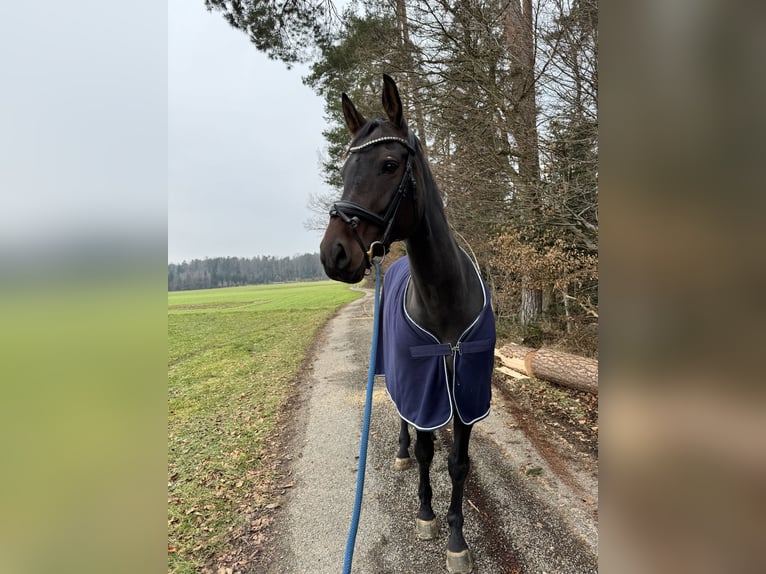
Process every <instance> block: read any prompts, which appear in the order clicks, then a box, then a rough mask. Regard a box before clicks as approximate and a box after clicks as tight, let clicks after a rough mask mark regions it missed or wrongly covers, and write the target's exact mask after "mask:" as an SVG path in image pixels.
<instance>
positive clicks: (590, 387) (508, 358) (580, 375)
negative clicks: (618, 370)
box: [495, 343, 598, 395]
mask: <svg viewBox="0 0 766 574" xmlns="http://www.w3.org/2000/svg"><path fill="white" fill-rule="evenodd" d="M495 356H496V357H497V358H498V359H499V360H500V363H501V365H500V366H498V367H497V370H498V371H500V372H501V373H504V374H506V375H509V376H511V377H515V378H523V377H525V376H527V377H535V378H537V379H542V380H545V381H550V382H553V383H557V384H559V385H564V386H566V387H570V388H573V389H577V390H578V391H585V392H588V393H591V394H593V395H598V361H597V360H596V359H588V358H586V357H580V356H578V355H572V354H570V353H563V352H561V351H554V350H551V349H532V348H530V347H525V346H523V345H516V344H514V343H510V344H507V345H503V346H502V347H500V348H499V349H495Z"/></svg>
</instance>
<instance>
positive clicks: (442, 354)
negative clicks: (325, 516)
mask: <svg viewBox="0 0 766 574" xmlns="http://www.w3.org/2000/svg"><path fill="white" fill-rule="evenodd" d="M382 100H383V110H384V111H385V114H386V117H385V118H379V119H371V120H368V119H366V118H365V117H364V116H363V115H362V114H360V113H359V112H358V111H357V109H356V107H355V106H354V104H353V103H352V102H351V100H350V99H349V97H348V96H347V95H346V94H345V93H343V94H342V96H341V102H342V110H343V117H344V120H345V123H346V127H347V128H348V130H349V132H350V133H351V136H352V139H351V143H350V144H349V147H348V149H347V152H346V160H345V163H344V165H343V167H342V168H341V176H342V180H343V193H342V196H341V198H340V200H339V201H336V202H335V203H334V204H333V205H332V207H331V209H330V221H329V224H328V226H327V229H326V231H325V234H324V237H323V239H322V242H321V244H320V259H321V262H322V265H323V267H324V270H325V273H326V274H327V276H328V277H330V278H331V279H334V280H337V281H342V282H346V283H357V282H359V281H360V280H361V279H362V278H363V277H364V275H365V273H367V272H368V270H369V269H370V267H371V258H373V257H376V256H381V255H385V253H387V252H388V251H389V249H390V246H391V243H392V242H394V241H405V245H406V251H407V255H406V257H402V258H401V259H398V260H397V261H396V262H394V263H393V264H392V265H391V267H390V268H389V269H388V270H387V272H386V274H385V277H384V287H383V296H382V305H381V307H382V310H381V313H382V317H381V320H380V321H379V325H380V329H381V331H380V337H379V341H380V342H379V348H378V361H377V364H376V372H377V373H381V374H385V378H386V390H387V392H388V394H389V396H390V397H391V399H392V400H393V401H394V404H395V406H396V408H397V411H398V413H399V416H400V418H401V426H400V432H399V448H398V452H397V454H396V459H395V465H394V466H395V468H405V467H406V466H407V465H408V464H407V463H408V462H409V461H410V460H411V459H410V455H409V448H410V434H409V425H410V424H411V425H412V426H414V427H415V430H416V441H415V448H414V453H415V458H416V460H417V464H418V468H419V484H418V498H419V502H420V506H419V509H418V512H417V516H416V520H415V525H416V528H415V532H416V535H417V537H418V538H420V539H433V538H436V537H437V535H438V531H439V528H438V523H437V517H436V515H435V513H434V511H433V508H432V506H431V501H432V496H433V493H432V490H431V485H430V475H429V472H430V466H431V462H432V460H433V457H434V441H433V432H434V431H435V430H437V429H438V428H441V427H443V426H445V425H447V424H448V423H449V422H450V420H452V421H453V425H454V426H453V430H454V432H453V436H454V439H453V444H452V447H451V449H450V453H449V456H448V459H447V467H448V471H449V475H450V479H451V483H452V494H451V498H450V505H449V510H448V512H447V523H448V525H449V539H448V541H447V568H448V570H449V571H450V572H453V573H468V572H470V571H471V570H472V569H473V557H472V555H471V551H470V550H469V548H468V545H467V543H466V540H465V537H464V535H463V522H464V519H463V491H464V487H465V481H466V477H467V476H468V472H469V467H470V459H469V456H468V444H469V441H470V438H471V429H472V428H473V425H474V423H476V422H478V421H479V420H481V419H483V418H484V417H486V416H487V415H488V414H489V402H490V398H491V376H492V369H493V365H494V357H493V351H494V346H495V337H496V336H495V321H494V315H493V313H492V309H491V306H490V302H489V291H488V289H487V286H486V284H485V283H484V282H483V280H482V278H481V275H480V273H479V271H478V268H477V267H476V265H475V264H474V262H473V261H472V260H471V258H470V257H469V256H468V255H467V253H466V252H465V251H464V250H463V249H462V248H461V247H460V246H459V245H458V243H457V241H456V239H455V237H454V235H453V233H452V231H451V229H450V226H449V224H448V222H447V218H446V215H445V211H444V204H443V201H442V198H441V193H440V191H439V188H438V186H437V185H436V182H435V181H434V179H433V175H432V173H431V170H430V167H429V165H428V161H427V159H426V158H425V156H424V153H423V149H422V146H421V144H420V142H419V140H418V138H417V137H416V136H415V134H414V133H412V132H411V131H410V130H409V129H408V127H407V123H406V121H405V119H404V117H403V110H402V102H401V98H400V96H399V90H398V88H397V86H396V83H395V81H394V80H393V79H392V78H391V77H390V76H388V75H386V74H384V75H383V90H382Z"/></svg>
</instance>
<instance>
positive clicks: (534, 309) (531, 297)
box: [519, 277, 543, 325]
mask: <svg viewBox="0 0 766 574" xmlns="http://www.w3.org/2000/svg"><path fill="white" fill-rule="evenodd" d="M542 311H543V290H542V289H537V288H535V287H531V286H530V285H529V279H528V278H527V277H522V279H521V307H520V309H519V322H520V323H521V324H522V325H529V324H530V323H533V322H535V321H537V320H538V319H539V318H540V315H541V314H542Z"/></svg>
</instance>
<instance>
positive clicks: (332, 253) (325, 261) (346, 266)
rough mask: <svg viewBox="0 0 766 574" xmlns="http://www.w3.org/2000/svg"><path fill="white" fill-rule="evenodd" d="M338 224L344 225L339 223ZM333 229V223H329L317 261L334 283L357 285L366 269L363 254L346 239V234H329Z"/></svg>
mask: <svg viewBox="0 0 766 574" xmlns="http://www.w3.org/2000/svg"><path fill="white" fill-rule="evenodd" d="M338 223H339V224H340V225H345V224H343V223H342V222H340V221H339V222H338ZM334 227H335V225H334V221H333V222H330V225H329V227H328V228H327V232H326V233H325V236H324V239H322V243H321V244H320V246H319V259H320V261H321V262H322V266H323V267H324V271H325V273H326V274H327V276H328V277H329V278H330V279H334V280H335V281H343V282H344V283H358V282H359V281H361V280H362V278H363V277H364V272H365V271H366V269H367V266H366V265H365V257H364V253H363V252H362V251H361V250H360V248H359V246H358V245H357V244H356V242H355V241H353V240H349V239H348V238H347V237H346V235H347V234H345V233H342V232H341V233H337V231H336V232H331V230H333V228H334ZM344 231H345V230H344Z"/></svg>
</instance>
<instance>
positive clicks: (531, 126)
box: [504, 0, 542, 325]
mask: <svg viewBox="0 0 766 574" xmlns="http://www.w3.org/2000/svg"><path fill="white" fill-rule="evenodd" d="M504 24H505V35H506V41H507V42H508V46H509V48H510V51H511V54H512V62H511V99H512V101H513V103H514V104H515V106H516V113H515V114H514V116H513V120H512V122H511V133H512V134H513V139H514V140H515V141H516V147H517V148H518V153H519V157H518V164H519V170H518V173H519V183H520V186H521V187H522V189H520V190H519V191H520V193H521V194H523V203H524V211H525V217H526V219H527V221H528V222H532V223H534V222H535V221H537V220H538V219H539V218H540V199H539V197H538V186H539V183H540V157H539V136H538V133H537V100H536V94H535V41H534V22H533V20H532V0H511V2H509V4H508V8H507V11H506V14H505V22H504ZM541 315H542V290H541V289H540V288H537V287H534V286H532V285H531V281H530V280H529V278H528V277H523V278H522V283H521V312H520V317H519V319H520V321H521V323H522V324H523V325H527V324H529V323H532V322H534V321H537V320H538V319H539V318H540V316H541Z"/></svg>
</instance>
